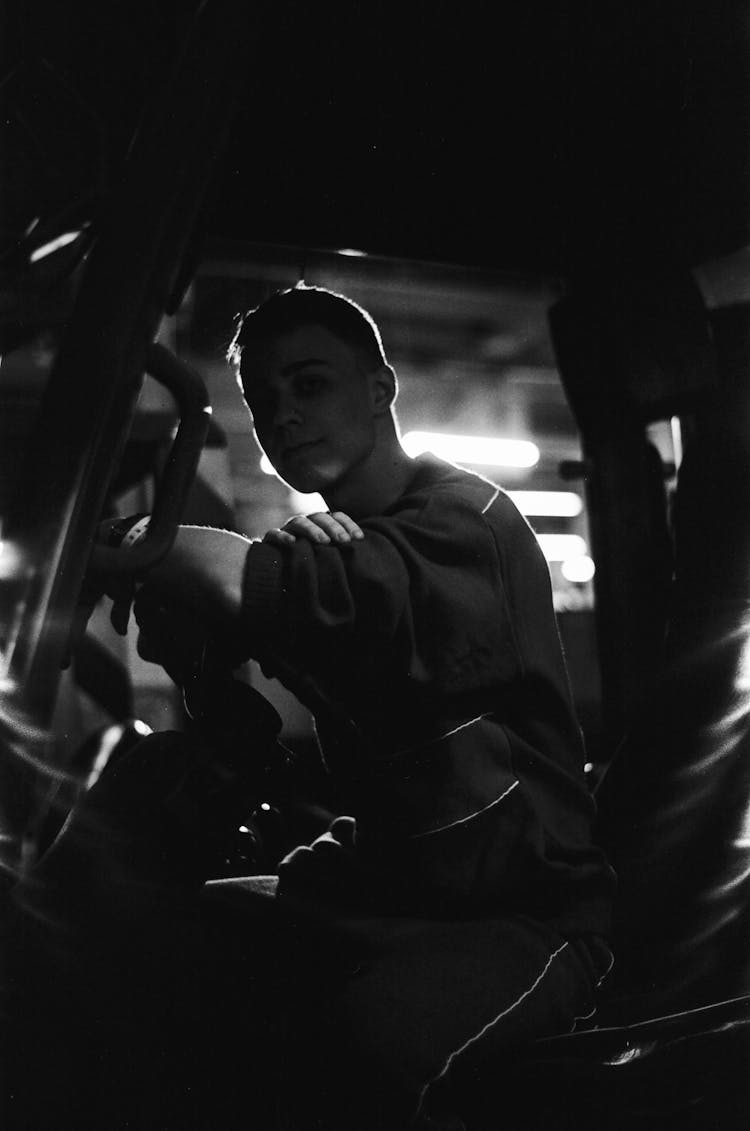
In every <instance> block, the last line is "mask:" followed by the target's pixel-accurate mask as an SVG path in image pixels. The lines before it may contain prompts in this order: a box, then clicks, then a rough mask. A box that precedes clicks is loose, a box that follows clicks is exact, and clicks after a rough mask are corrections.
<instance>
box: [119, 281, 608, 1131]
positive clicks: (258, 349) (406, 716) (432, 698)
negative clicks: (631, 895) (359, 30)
mask: <svg viewBox="0 0 750 1131" xmlns="http://www.w3.org/2000/svg"><path fill="white" fill-rule="evenodd" d="M232 358H233V360H234V362H235V364H236V366H237V370H238V375H239V378H240V380H241V384H242V388H243V391H244V395H245V398H246V400H247V403H248V406H249V408H250V410H251V413H252V417H253V424H254V430H255V436H256V438H257V440H258V442H259V444H260V446H261V447H262V448H263V450H264V451H265V453H266V454H267V456H268V458H269V459H270V461H271V463H272V464H273V465H274V467H275V468H276V470H277V471H278V473H279V475H280V476H281V477H282V478H283V479H284V480H285V481H286V482H287V483H289V484H290V485H291V486H292V487H294V488H296V489H297V490H299V491H302V492H313V491H317V492H319V493H320V494H321V495H322V496H323V497H324V499H325V501H326V503H327V505H328V506H329V508H330V512H329V513H328V514H318V515H314V516H311V517H304V516H298V517H296V518H294V519H292V520H291V521H290V522H289V523H287V525H286V526H285V528H284V529H283V530H280V531H275V532H270V533H269V534H268V535H267V536H266V538H265V539H264V540H263V541H262V542H258V541H248V540H247V539H245V538H242V537H240V536H238V535H233V534H229V533H227V532H223V531H213V530H206V529H199V528H181V530H180V532H179V535H178V538H177V542H176V544H175V547H174V549H173V551H172V552H171V553H170V555H169V556H168V558H167V559H166V561H165V562H164V563H162V564H161V565H160V566H158V567H157V568H156V569H155V570H154V571H153V573H152V574H151V576H150V577H149V578H148V579H147V581H146V584H145V586H144V588H143V590H142V592H141V595H140V597H139V599H138V600H137V602H136V616H137V618H138V620H139V624H140V628H141V649H142V651H143V652H144V654H145V655H146V656H147V657H152V658H156V659H159V645H158V638H159V637H160V635H161V634H162V632H163V628H164V624H165V623H167V622H168V621H169V617H170V606H172V607H174V606H173V603H174V602H175V601H177V602H178V605H177V607H179V608H180V609H181V610H184V608H185V606H187V607H188V608H190V609H191V610H193V611H194V612H195V613H196V615H199V616H200V617H201V618H202V619H203V620H204V621H205V622H206V623H208V624H211V625H214V626H215V627H216V628H217V630H218V631H220V632H222V633H223V634H224V636H225V639H231V640H232V641H233V642H234V645H236V646H237V648H238V650H239V651H241V652H244V654H249V655H251V656H253V657H254V658H256V659H257V660H259V661H260V662H261V664H262V665H263V667H264V670H266V672H268V673H269V674H271V675H277V676H278V677H279V678H280V679H281V680H282V681H283V682H285V683H286V684H287V686H289V687H290V689H291V690H293V691H294V692H295V693H296V694H298V695H299V697H300V698H301V699H302V700H303V701H304V702H305V703H306V704H307V705H308V706H309V707H310V708H311V710H312V711H313V713H314V715H315V717H316V722H317V730H318V736H319V740H320V745H321V750H322V754H323V757H324V759H325V762H326V764H327V766H328V768H329V770H330V772H331V773H332V774H333V775H334V776H335V779H336V781H337V783H338V787H339V794H340V796H341V798H342V806H343V809H342V816H341V817H340V818H339V819H337V820H336V821H335V822H334V824H333V825H332V827H331V829H330V830H329V831H328V832H327V833H326V834H325V835H324V836H323V837H321V838H319V840H318V841H316V842H315V843H314V844H313V845H312V846H307V847H301V848H299V849H297V850H296V851H294V852H293V853H291V855H290V856H288V857H287V858H286V860H285V861H283V863H282V865H281V867H280V869H279V883H278V888H277V889H275V894H274V896H273V898H274V900H275V901H277V903H278V904H279V905H281V906H283V907H284V908H285V909H286V910H287V911H289V910H290V909H291V911H292V913H293V914H294V915H297V916H302V918H303V919H304V918H305V916H308V917H309V919H310V921H315V922H316V923H319V924H320V923H323V924H325V925H326V929H330V930H332V931H334V932H335V931H340V932H341V935H342V937H346V938H347V939H349V940H351V939H356V940H358V945H359V946H360V947H361V956H362V962H361V963H355V967H356V969H357V976H356V977H354V976H352V977H350V978H348V979H345V982H346V984H345V985H344V986H343V988H340V992H339V994H338V997H337V999H336V1007H335V1009H334V1010H333V1013H332V1017H333V1018H334V1020H332V1022H331V1025H330V1029H329V1039H330V1034H331V1033H333V1032H335V1033H336V1034H337V1043H338V1048H339V1051H341V1050H342V1049H346V1056H347V1062H348V1064H349V1068H348V1069H347V1071H346V1073H343V1075H347V1074H348V1076H349V1078H350V1080H359V1081H360V1085H361V1087H364V1088H368V1089H369V1091H370V1092H371V1093H372V1094H371V1095H370V1096H369V1098H367V1099H361V1100H360V1101H359V1103H360V1105H361V1106H360V1109H359V1111H358V1114H357V1116H356V1117H355V1115H354V1114H353V1105H354V1106H355V1105H356V1101H355V1100H353V1099H352V1096H350V1097H349V1100H348V1101H346V1102H344V1104H343V1106H344V1108H346V1103H347V1102H348V1103H349V1104H350V1107H349V1108H348V1109H346V1110H348V1118H350V1119H354V1120H355V1122H357V1120H358V1123H357V1125H359V1126H365V1125H366V1119H365V1117H364V1115H363V1111H364V1109H367V1110H369V1111H370V1116H371V1118H372V1120H373V1124H372V1125H373V1126H383V1127H396V1126H401V1125H404V1126H406V1125H408V1120H409V1119H410V1118H413V1117H414V1115H415V1113H416V1111H417V1107H418V1104H419V1099H420V1096H421V1095H422V1093H423V1091H424V1089H425V1088H426V1086H427V1085H428V1083H429V1082H430V1080H433V1079H435V1078H436V1077H437V1076H439V1075H440V1074H441V1073H444V1072H445V1070H446V1069H447V1067H448V1066H449V1065H450V1064H452V1063H453V1062H454V1061H455V1062H456V1064H458V1063H460V1060H461V1059H462V1058H463V1059H471V1058H472V1057H481V1056H483V1055H485V1056H491V1055H492V1052H493V1050H496V1049H497V1048H499V1047H501V1046H502V1045H503V1044H504V1043H507V1042H513V1041H517V1040H520V1039H522V1038H526V1037H531V1036H536V1035H544V1034H548V1033H555V1032H564V1031H566V1030H568V1029H570V1028H571V1027H572V1025H573V1024H574V1022H575V1019H576V1017H580V1016H582V1015H585V1014H587V1013H589V1012H590V1011H591V1009H592V1008H593V1001H592V998H593V991H594V988H595V985H596V983H597V981H598V980H599V979H600V978H601V977H602V976H603V975H604V973H605V972H606V970H607V969H608V966H609V963H610V956H609V952H608V950H607V947H606V944H605V941H604V940H605V939H606V937H607V934H608V931H609V906H610V900H611V892H612V876H611V873H610V870H609V868H608V866H607V865H606V863H605V861H604V859H603V857H602V855H601V853H600V852H599V851H598V849H597V848H596V847H595V846H594V845H593V844H592V842H591V835H590V828H591V822H592V816H593V805H592V802H591V799H590V797H589V793H588V790H587V786H586V783H585V780H584V776H583V771H582V764H583V751H582V747H581V741H580V732H579V728H578V726H577V723H576V720H575V717H574V711H573V706H572V702H571V697H570V692H569V686H568V680H567V676H566V671H565V666H564V661H563V657H562V653H561V648H560V642H559V637H558V632H557V627H556V623H555V617H554V613H553V607H552V600H551V590H550V580H549V575H548V570H547V566H546V562H545V561H544V558H543V556H542V553H541V551H540V549H539V546H538V544H537V542H536V539H535V537H534V535H533V533H532V531H531V529H530V528H529V526H528V524H527V523H526V521H525V520H524V519H523V518H522V517H521V515H520V514H519V512H518V511H517V510H516V508H515V507H514V505H513V503H512V502H511V501H510V499H509V498H508V497H507V495H506V494H505V493H504V492H503V491H502V490H499V489H497V488H496V487H495V486H493V485H492V484H490V483H489V482H487V481H486V480H484V479H482V478H480V477H478V476H476V475H473V474H471V473H469V472H466V471H463V470H459V469H457V468H455V467H453V466H451V465H449V464H446V463H443V462H441V461H439V460H437V459H435V458H433V457H431V456H422V457H419V458H417V459H414V460H413V459H411V458H409V457H408V456H407V455H406V453H405V452H404V450H403V449H402V447H401V445H400V443H399V437H398V430H397V425H396V421H395V417H394V411H393V404H394V400H395V396H396V381H395V376H394V373H393V370H392V369H391V367H390V366H389V365H388V364H387V361H386V358H385V355H384V352H383V347H382V343H381V341H380V336H379V333H378V331H377V328H376V327H375V325H374V323H373V322H372V320H371V319H370V318H369V316H368V315H367V314H366V313H365V312H364V311H362V310H361V309H360V308H359V307H357V306H356V305H355V304H353V303H351V302H350V301H349V300H347V299H345V298H343V297H341V296H338V295H335V294H332V293H330V292H326V291H322V290H318V289H315V288H306V287H298V288H295V289H293V290H290V291H286V292H283V293H280V294H277V295H275V296H274V297H273V298H271V299H270V300H269V301H268V302H267V303H265V304H264V305H263V306H261V307H259V308H258V309H257V310H256V311H254V312H252V313H250V314H249V315H247V316H246V318H245V320H244V321H243V323H242V325H241V327H240V329H239V331H238V334H237V336H236V339H235V342H234V344H233V349H232ZM172 615H173V616H174V615H180V616H183V615H184V612H183V611H181V612H180V613H179V614H176V613H173V614H172ZM214 886H219V887H221V886H223V885H221V884H219V885H214ZM459 1054H460V1056H459ZM333 1062H334V1063H336V1058H335V1057H334V1060H333ZM317 1072H318V1079H320V1078H321V1075H322V1076H325V1074H326V1070H325V1069H324V1068H323V1067H322V1066H321V1065H319V1066H318V1070H317ZM368 1081H369V1084H368ZM334 1089H335V1085H334V1084H333V1083H330V1092H331V1093H332V1092H333V1090H334ZM325 1090H326V1092H327V1093H328V1091H329V1088H328V1087H327V1088H326V1089H325ZM375 1092H376V1093H377V1095H378V1096H379V1097H380V1098H379V1099H378V1101H377V1103H374V1102H373V1098H374V1093H375ZM352 1093H353V1095H356V1094H357V1091H356V1089H354V1088H352ZM362 1105H363V1106H362ZM379 1107H382V1111H380V1113H379V1114H378V1113H377V1111H376V1109H378V1108H379ZM342 1121H343V1122H342V1125H345V1123H346V1117H345V1116H342ZM333 1125H334V1124H332V1126H333ZM336 1125H337V1126H338V1124H336ZM367 1125H369V1124H367Z"/></svg>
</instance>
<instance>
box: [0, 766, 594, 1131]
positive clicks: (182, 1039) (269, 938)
mask: <svg viewBox="0 0 750 1131" xmlns="http://www.w3.org/2000/svg"><path fill="white" fill-rule="evenodd" d="M156 752H157V753H158V748H157V749H156ZM154 753H155V751H154V748H153V746H152V749H151V751H150V753H149V757H150V758H153V757H154ZM141 757H143V752H141ZM172 757H173V753H172V752H168V755H167V756H166V757H165V759H164V762H165V766H166V764H167V763H168V762H169V761H170V759H171V758H172ZM141 771H142V772H141V774H139V773H138V758H137V757H136V758H135V759H134V761H133V762H132V763H131V766H130V768H128V766H126V767H125V769H124V770H121V771H120V780H119V784H118V783H117V782H115V781H114V779H113V780H111V781H110V782H109V783H107V785H106V787H105V788H102V789H98V788H97V787H95V789H94V790H93V791H92V793H91V796H90V797H89V798H87V800H86V803H85V805H84V812H83V815H82V816H81V815H79V818H80V819H78V820H77V821H74V822H72V823H71V825H70V827H69V828H68V829H67V830H66V832H65V833H64V834H63V838H62V840H61V841H60V842H59V844H58V846H57V848H56V850H55V852H54V853H53V854H52V856H51V857H50V861H49V862H48V863H47V864H46V866H44V867H42V868H41V869H40V870H39V873H38V875H37V876H36V877H35V878H34V879H33V880H31V881H29V882H28V883H27V884H26V885H25V886H24V888H23V890H22V891H21V893H20V897H19V903H18V908H19V910H18V913H17V916H16V925H15V931H14V944H15V945H14V958H13V961H12V964H11V965H12V971H11V972H12V975H13V976H12V979H11V985H12V986H13V987H14V991H15V1001H16V1005H15V1010H14V1013H15V1016H16V1018H17V1024H16V1039H15V1040H14V1042H13V1046H14V1047H13V1056H11V1058H10V1060H11V1071H12V1073H13V1074H14V1082H13V1083H12V1086H11V1092H12V1103H11V1105H10V1106H11V1113H10V1114H11V1121H10V1124H9V1125H10V1126H12V1127H16V1126H17V1127H19V1128H20V1127H34V1129H35V1131H42V1129H43V1128H45V1127H52V1126H53V1125H54V1126H56V1127H60V1126H75V1127H76V1128H77V1129H79V1131H80V1129H82V1128H84V1127H91V1128H97V1129H98V1128H101V1127H104V1126H106V1127H107V1128H125V1127H127V1128H129V1129H134V1131H141V1129H142V1131H146V1129H153V1131H157V1129H158V1131H167V1129H172V1128H174V1129H177V1128H180V1129H181V1131H182V1129H188V1128H196V1129H198V1128H201V1129H202V1128H208V1127H217V1128H221V1129H222V1131H225V1129H228V1128H233V1127H242V1128H253V1127H255V1128H258V1129H262V1131H272V1129H274V1131H275V1129H277V1128H278V1129H283V1128H294V1131H307V1129H313V1128H316V1129H326V1131H334V1129H335V1131H343V1129H344V1128H347V1129H348V1131H354V1129H357V1131H365V1129H372V1131H374V1129H376V1128H377V1129H381V1131H385V1129H387V1131H397V1129H398V1128H402V1127H403V1128H406V1127H410V1126H420V1125H422V1126H426V1127H427V1126H457V1127H458V1126H461V1124H460V1123H432V1122H431V1121H430V1117H429V1115H428V1114H427V1112H428V1111H429V1109H430V1097H429V1095H428V1096H427V1099H426V1101H425V1102H424V1103H423V1100H424V1098H425V1093H426V1091H427V1090H428V1085H430V1082H431V1081H434V1080H436V1079H437V1078H439V1077H442V1081H441V1083H440V1084H439V1085H438V1086H437V1089H430V1094H432V1093H433V1092H434V1093H435V1094H437V1093H438V1092H440V1091H441V1089H442V1093H443V1098H444V1095H445V1094H446V1081H447V1080H448V1079H449V1078H450V1077H451V1076H453V1075H455V1076H456V1077H457V1078H459V1077H460V1078H461V1079H462V1080H463V1081H466V1080H467V1079H468V1080H469V1081H470V1080H471V1078H472V1075H473V1073H474V1072H482V1073H483V1074H484V1075H485V1077H486V1076H487V1074H488V1073H489V1074H490V1076H492V1075H493V1074H497V1076H498V1079H499V1081H500V1079H501V1078H502V1075H503V1071H504V1066H505V1065H506V1064H507V1050H508V1049H509V1047H511V1046H513V1045H516V1044H518V1043H519V1042H524V1041H528V1040H532V1039H534V1038H535V1037H538V1036H542V1035H549V1034H555V1033H563V1032H567V1031H569V1030H570V1029H571V1028H572V1027H573V1025H574V1023H575V1019H576V1018H577V1017H581V1016H585V1015H587V1014H589V1013H590V1012H591V1011H592V1010H593V1008H594V1000H593V998H594V990H595V986H596V983H597V981H598V980H599V978H600V977H601V975H602V974H603V972H604V967H605V964H606V961H607V953H606V948H603V947H601V948H599V949H597V947H596V946H594V947H593V948H592V946H591V945H589V944H587V943H584V942H582V941H580V940H579V941H567V940H565V939H563V938H561V937H559V936H558V935H557V934H556V933H555V932H554V931H552V930H550V929H548V928H547V927H545V926H544V925H543V924H540V923H537V922H534V921H531V920H529V919H526V918H523V917H520V916H514V915H508V916H498V917H496V918H493V919H482V920H477V921H460V922H458V921H440V920H425V919H406V918H394V917H385V916H382V917H372V918H366V917H362V916H351V915H339V916H336V917H334V916H331V915H328V914H325V913H324V914H318V915H315V914H310V913H309V912H308V910H307V909H303V908H300V907H296V906H295V905H294V903H293V902H292V901H291V900H288V899H283V898H279V897H278V895H277V893H276V886H275V881H274V880H273V878H267V879H263V878H262V877H253V878H250V879H248V880H232V881H218V882H213V883H209V884H206V885H203V886H197V887H191V886H190V884H189V883H187V882H186V878H185V876H184V875H180V874H179V869H177V871H175V868H174V866H173V862H172V861H170V854H171V853H172V852H173V851H174V843H173V842H174V828H173V826H172V825H171V824H170V823H169V821H166V822H164V821H162V818H161V816H160V808H159V805H155V804H154V805H152V804H146V805H143V804H140V805H135V806H134V805H133V798H134V797H136V796H137V795H138V794H139V792H140V791H141V790H142V789H143V788H144V786H145V787H147V788H148V789H150V790H151V796H152V797H153V796H154V790H155V779H154V777H153V762H152V763H151V765H150V766H149V768H148V770H147V771H146V772H145V773H146V778H147V779H148V780H147V781H145V782H144V780H143V772H144V771H143V763H141ZM149 774H151V775H152V776H151V778H149ZM128 775H129V776H128ZM168 776H169V775H168V774H167V773H166V769H165V774H164V780H165V781H166V780H167V778H168ZM157 777H158V774H157ZM149 783H150V784H149ZM104 784H105V783H104V779H103V781H102V783H100V785H102V786H104ZM156 792H157V793H158V790H156ZM92 814H93V815H94V816H93V817H92ZM167 829H168V830H169V843H167V840H166V839H165V830H167ZM185 852H187V854H188V855H190V853H191V852H194V853H195V854H196V856H198V855H199V853H198V852H197V849H196V846H195V845H192V846H183V855H184V853H185ZM11 996H12V997H13V995H11ZM498 1092H499V1093H500V1088H499V1089H498ZM14 1116H15V1117H16V1120H17V1122H16V1123H14V1122H13V1118H12V1117H14Z"/></svg>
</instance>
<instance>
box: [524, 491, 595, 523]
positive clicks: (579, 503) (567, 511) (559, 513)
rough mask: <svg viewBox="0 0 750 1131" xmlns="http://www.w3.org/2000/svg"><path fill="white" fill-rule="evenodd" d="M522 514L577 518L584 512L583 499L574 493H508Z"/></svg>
mask: <svg viewBox="0 0 750 1131" xmlns="http://www.w3.org/2000/svg"><path fill="white" fill-rule="evenodd" d="M508 494H509V495H510V497H511V499H512V500H513V502H514V503H515V504H516V506H517V507H518V509H519V510H520V512H521V514H529V515H543V516H544V517H545V518H575V517H576V515H579V514H580V513H581V511H582V510H583V499H582V498H581V496H580V495H576V494H575V492H574V491H508Z"/></svg>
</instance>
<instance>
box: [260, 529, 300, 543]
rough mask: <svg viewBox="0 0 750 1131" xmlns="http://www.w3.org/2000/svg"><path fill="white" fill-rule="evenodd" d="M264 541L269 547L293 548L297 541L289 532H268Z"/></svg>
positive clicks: (264, 536)
mask: <svg viewBox="0 0 750 1131" xmlns="http://www.w3.org/2000/svg"><path fill="white" fill-rule="evenodd" d="M263 541H264V542H265V543H266V544H267V545H269V546H293V545H294V543H295V542H296V541H297V539H296V538H295V537H294V535H293V534H290V533H289V531H288V530H278V529H276V530H267V531H266V533H265V534H264V535H263Z"/></svg>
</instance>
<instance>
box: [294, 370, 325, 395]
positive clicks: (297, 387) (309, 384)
mask: <svg viewBox="0 0 750 1131" xmlns="http://www.w3.org/2000/svg"><path fill="white" fill-rule="evenodd" d="M324 385H325V380H324V378H323V377H321V376H320V374H318V373H300V375H299V376H298V377H297V378H296V379H295V382H294V391H295V393H296V394H297V396H298V397H312V396H315V394H316V393H319V392H321V390H322V389H323V387H324Z"/></svg>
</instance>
